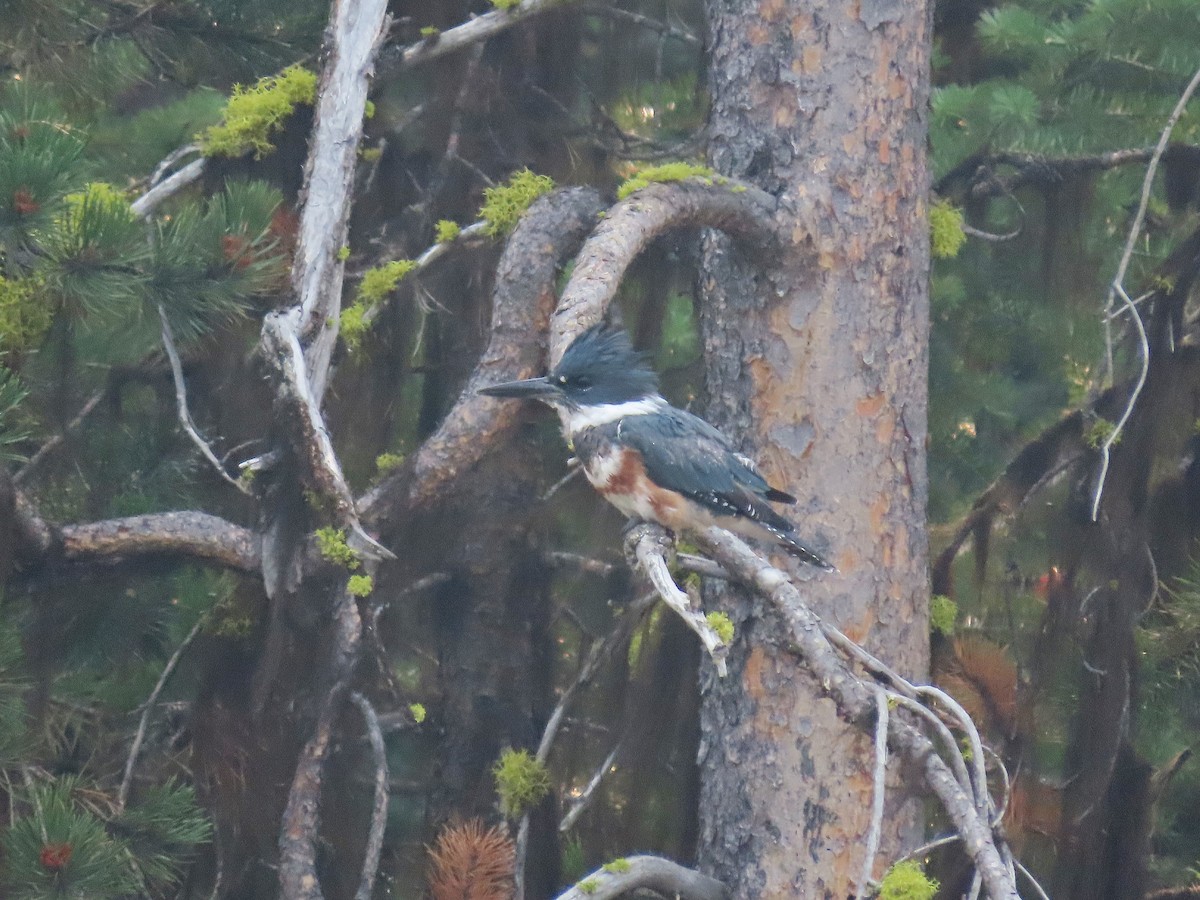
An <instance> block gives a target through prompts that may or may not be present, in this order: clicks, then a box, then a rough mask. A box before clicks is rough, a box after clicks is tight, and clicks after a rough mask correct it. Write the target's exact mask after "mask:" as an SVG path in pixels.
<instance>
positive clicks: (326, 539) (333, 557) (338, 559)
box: [316, 528, 359, 570]
mask: <svg viewBox="0 0 1200 900" xmlns="http://www.w3.org/2000/svg"><path fill="white" fill-rule="evenodd" d="M316 538H317V550H318V552H319V553H320V554H321V556H323V557H324V558H325V559H327V560H329V561H330V562H331V563H336V564H337V565H339V566H345V567H346V568H347V569H352V570H353V569H357V568H358V565H359V559H358V553H357V552H356V551H355V550H354V548H353V547H351V546H350V545H349V544H347V543H346V532H345V531H343V530H342V529H340V528H318V529H317V532H316Z"/></svg>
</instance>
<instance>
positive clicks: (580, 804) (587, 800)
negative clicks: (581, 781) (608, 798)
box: [558, 741, 621, 834]
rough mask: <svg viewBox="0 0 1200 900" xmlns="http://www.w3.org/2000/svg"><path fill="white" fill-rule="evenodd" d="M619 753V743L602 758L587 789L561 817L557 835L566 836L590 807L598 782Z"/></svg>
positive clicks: (602, 778) (610, 767)
mask: <svg viewBox="0 0 1200 900" xmlns="http://www.w3.org/2000/svg"><path fill="white" fill-rule="evenodd" d="M620 752H621V742H620V741H618V742H617V745H616V746H615V747H613V748H612V750H610V751H609V753H608V756H606V757H604V762H602V763H600V767H599V768H597V769H596V771H595V773H593V775H592V778H591V780H590V781H589V782H588V783H587V787H585V788H584V789H583V793H582V794H580V795H579V797H578V799H576V801H575V802H574V803H573V804H572V805H571V808H570V809H569V810H567V814H566V815H565V816H563V817H562V821H561V822H559V823H558V833H559V834H566V833H567V832H568V831H570V830H571V829H572V828H574V827H575V823H576V822H577V821H579V817H580V816H582V815H583V814H584V812H585V811H586V810H587V808H588V807H589V806H591V805H592V798H593V797H594V796H595V794H596V788H598V787H600V782H602V781H603V780H604V776H605V775H607V774H608V773H609V771H611V769H612V768H613V762H614V761H615V760H616V758H617V754H618V753H620Z"/></svg>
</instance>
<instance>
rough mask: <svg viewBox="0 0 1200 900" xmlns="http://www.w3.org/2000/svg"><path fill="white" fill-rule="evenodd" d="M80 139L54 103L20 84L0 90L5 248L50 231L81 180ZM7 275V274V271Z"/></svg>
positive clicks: (0, 229)
mask: <svg viewBox="0 0 1200 900" xmlns="http://www.w3.org/2000/svg"><path fill="white" fill-rule="evenodd" d="M85 144H86V142H85V138H84V136H83V133H82V131H81V129H79V128H78V127H76V126H75V125H73V124H72V123H71V122H70V121H69V120H68V119H67V118H66V117H65V116H64V115H62V113H61V112H60V111H59V110H58V109H57V108H56V107H55V106H54V104H52V103H50V102H48V101H46V100H42V99H39V98H37V97H36V96H35V95H34V92H33V91H32V90H30V89H28V88H24V87H22V86H20V85H17V86H12V85H9V86H7V87H6V88H5V89H4V90H3V92H2V93H0V241H2V242H3V244H4V245H6V246H8V247H9V248H10V249H11V248H12V247H14V246H16V245H17V244H18V243H19V242H21V241H25V240H28V239H29V238H30V237H31V236H32V235H33V233H35V232H38V231H43V230H46V229H51V228H52V227H53V224H54V218H55V216H56V214H57V213H58V212H59V209H60V203H61V201H62V199H63V198H64V197H65V196H66V195H67V194H68V193H69V192H70V191H72V190H76V189H78V188H79V187H82V185H83V184H84V178H85V175H84V166H83V161H82V156H83V151H84V147H85ZM9 274H11V273H9Z"/></svg>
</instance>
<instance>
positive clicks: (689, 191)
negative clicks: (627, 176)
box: [550, 178, 778, 365]
mask: <svg viewBox="0 0 1200 900" xmlns="http://www.w3.org/2000/svg"><path fill="white" fill-rule="evenodd" d="M775 208H776V202H775V198H774V197H772V196H771V195H770V194H768V193H767V192H766V191H763V190H760V189H759V188H756V187H752V186H750V185H745V184H741V183H740V182H735V181H733V180H732V179H726V178H721V179H719V180H718V181H716V182H710V183H705V181H703V180H701V179H698V178H691V179H688V180H687V181H681V182H677V183H673V184H652V185H650V186H649V187H645V188H642V189H641V190H640V191H636V192H635V193H633V194H630V195H629V197H627V198H626V199H624V200H622V201H621V202H620V203H618V204H617V205H616V206H614V207H612V209H610V210H609V211H608V213H607V214H606V215H605V217H604V219H603V220H602V221H601V222H600V224H599V225H597V226H596V230H595V231H594V232H593V233H592V236H591V237H590V238H588V240H587V243H586V244H584V245H583V249H582V250H581V251H580V252H579V262H578V265H577V266H576V267H575V271H574V272H572V273H571V281H570V283H569V284H568V285H567V287H566V289H565V290H564V291H563V295H562V300H561V301H559V304H558V308H557V309H556V310H555V311H554V317H553V318H552V319H551V322H550V364H551V365H553V364H554V363H556V362H557V361H558V360H559V359H560V358H561V357H562V354H563V351H564V350H566V349H567V346H568V345H569V344H570V343H571V341H572V340H573V339H574V338H575V336H576V335H578V334H579V333H580V332H581V331H583V330H585V329H586V328H588V327H589V326H591V325H594V324H596V323H597V322H599V321H600V320H601V319H602V318H603V317H604V311H605V310H606V309H607V308H608V304H609V303H611V302H612V299H613V297H615V296H616V293H617V289H618V288H619V287H620V285H621V278H622V276H623V275H624V274H625V270H626V269H628V268H629V266H630V264H631V263H632V262H633V261H634V260H635V259H637V257H638V255H639V254H641V252H642V251H643V250H645V249H646V247H647V246H648V245H649V244H650V242H651V241H653V240H654V239H655V238H657V237H659V236H660V235H662V234H664V233H666V232H668V231H671V230H672V229H675V228H716V229H719V230H721V231H724V232H726V233H727V234H729V235H730V236H731V237H733V238H735V239H737V240H740V241H741V242H742V243H743V244H744V245H745V246H746V247H747V248H748V249H750V250H752V251H755V253H756V254H760V253H761V254H769V253H770V251H771V249H772V248H773V247H775V246H776V245H777V243H778V237H777V235H776V232H775V227H774V214H775Z"/></svg>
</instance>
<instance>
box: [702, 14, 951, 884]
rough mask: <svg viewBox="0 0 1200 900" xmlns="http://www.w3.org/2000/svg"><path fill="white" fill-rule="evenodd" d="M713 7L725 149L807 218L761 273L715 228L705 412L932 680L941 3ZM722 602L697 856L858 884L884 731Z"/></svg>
mask: <svg viewBox="0 0 1200 900" xmlns="http://www.w3.org/2000/svg"><path fill="white" fill-rule="evenodd" d="M708 12H709V16H710V25H711V28H710V31H711V34H712V35H713V42H714V45H713V49H712V56H711V67H710V73H711V76H710V77H711V88H712V96H713V110H712V115H711V132H710V134H711V146H710V158H711V162H712V164H713V166H714V168H716V170H717V171H718V172H720V173H721V174H725V175H731V176H734V177H737V178H741V179H744V180H746V181H749V182H751V183H754V184H757V185H758V186H759V187H761V188H763V189H764V190H766V191H767V192H769V193H772V194H774V195H776V196H777V197H778V198H779V204H780V209H779V212H778V213H777V218H778V219H779V222H780V225H781V226H785V223H786V222H788V220H790V221H791V222H792V223H793V224H792V225H791V227H788V228H787V230H786V231H785V233H786V234H787V235H788V241H787V245H786V246H785V248H784V249H783V250H782V252H781V253H780V254H779V256H778V258H777V260H776V263H777V264H776V265H775V266H774V267H772V269H770V270H769V271H767V272H765V273H763V270H761V269H759V268H757V267H753V268H752V267H750V266H748V265H746V264H745V263H744V262H742V261H741V260H740V259H739V258H738V257H736V256H735V255H734V253H733V251H732V249H731V247H730V246H729V244H728V243H727V242H726V241H724V240H723V239H717V238H711V239H708V240H707V241H706V248H705V249H706V260H705V266H706V270H705V271H706V274H705V275H704V276H703V278H702V287H703V293H704V298H703V302H702V304H701V327H702V334H703V340H704V347H705V357H706V360H707V365H708V369H707V376H708V381H707V384H708V389H709V394H710V406H709V418H710V419H711V420H712V421H714V422H715V423H716V424H718V425H719V426H721V427H722V428H724V429H725V430H726V432H727V433H728V434H730V435H732V436H734V437H735V438H738V439H740V440H742V442H743V443H744V445H745V447H746V449H747V450H748V451H750V453H751V455H753V456H754V457H756V458H757V459H758V460H760V462H761V463H762V465H763V468H764V469H765V472H766V474H767V475H768V478H769V479H772V480H773V483H776V484H779V485H781V486H782V487H784V488H785V489H787V490H789V491H790V492H792V493H794V494H796V495H797V496H799V497H800V498H801V501H800V504H799V506H798V507H797V508H796V512H795V515H796V518H797V519H798V520H799V523H800V525H801V531H802V532H803V533H804V534H805V535H806V537H808V538H810V539H813V540H814V542H815V543H816V544H817V546H818V547H819V548H821V549H827V550H828V552H829V556H830V558H831V559H832V560H833V561H834V562H835V564H836V565H837V566H838V567H839V569H840V570H841V571H840V573H838V574H836V575H832V576H826V577H822V578H820V579H816V580H814V581H813V582H812V583H811V584H810V585H809V588H810V589H811V596H812V598H813V604H814V607H815V608H816V611H817V612H818V613H819V614H821V615H823V616H825V617H828V618H829V619H830V620H832V621H833V622H835V623H837V624H839V625H840V626H841V628H842V629H843V630H844V631H846V632H847V633H848V634H849V635H850V636H851V637H852V638H854V639H856V640H859V641H860V642H863V643H865V645H866V646H867V647H868V648H870V649H873V650H874V651H876V652H877V653H878V654H880V655H882V656H883V657H884V658H885V659H886V660H887V661H888V662H890V663H892V664H893V665H894V666H895V667H896V668H897V669H899V670H900V671H901V672H902V673H904V674H906V675H908V676H910V677H918V678H919V677H921V676H922V675H923V673H924V670H925V668H926V665H927V653H928V646H927V640H928V635H927V621H926V616H927V606H926V604H927V597H928V586H927V582H926V571H925V566H926V556H927V546H926V537H925V525H924V513H925V501H926V481H925V450H924V444H925V432H926V332H927V327H928V305H927V296H926V278H927V259H928V238H927V229H926V223H925V208H926V192H927V190H928V185H927V174H926V167H925V161H924V140H925V138H924V125H925V121H924V117H925V108H926V102H927V93H928V73H927V67H928V58H927V54H928V42H929V39H928V34H929V31H928V29H929V25H928V10H927V8H926V6H925V4H897V3H887V2H871V3H863V4H849V3H839V2H829V0H824V2H818V3H801V2H798V0H793V2H771V3H763V4H759V5H757V6H756V7H753V8H748V7H746V6H744V5H743V4H730V3H728V2H724V0H710V2H709V3H708ZM798 210H805V211H806V213H805V215H804V216H803V218H801V217H800V216H799V215H798ZM810 211H811V212H810ZM809 221H811V222H812V223H814V224H813V227H812V228H811V230H810V229H809V228H808V227H805V224H804V223H807V222H809ZM724 602H726V603H728V604H729V608H730V611H731V613H732V614H733V618H734V620H735V622H736V623H737V625H738V639H737V641H736V642H735V645H734V647H733V652H732V653H731V654H730V657H729V664H730V670H731V675H730V677H729V678H727V679H722V680H720V681H715V680H714V681H711V682H708V683H707V684H708V687H707V690H706V692H705V697H704V702H703V709H702V733H703V737H702V743H701V749H700V765H701V800H700V817H701V837H700V843H701V847H700V858H701V860H702V861H703V864H704V866H705V869H706V871H708V872H709V874H712V875H715V876H716V877H717V878H718V879H720V880H722V881H724V882H726V883H727V884H729V885H730V886H731V887H732V888H733V894H734V896H737V897H795V896H804V897H835V896H836V897H845V896H847V895H849V894H850V893H852V892H853V889H854V881H855V878H856V871H855V870H856V868H857V867H858V866H859V865H860V863H861V861H860V860H859V859H858V854H856V853H855V852H854V850H855V848H856V847H857V846H858V842H859V841H861V839H862V836H863V835H864V834H865V832H866V830H867V825H868V814H869V810H870V805H871V803H870V791H871V776H870V771H869V770H870V760H871V751H870V748H869V746H868V741H867V740H866V739H865V738H864V737H863V736H862V735H860V734H857V733H855V732H853V731H852V730H850V729H849V728H848V727H847V726H846V725H844V724H843V723H841V722H839V721H838V720H837V718H836V715H835V712H834V709H833V704H831V703H830V702H828V701H827V700H821V699H816V698H814V697H813V696H812V694H811V692H809V691H807V690H804V689H803V686H802V683H801V678H800V675H799V672H798V666H797V663H796V661H795V660H793V659H791V658H789V657H788V656H787V654H786V653H784V651H783V650H782V648H781V647H780V646H779V638H778V635H779V634H780V631H781V628H782V625H781V623H780V622H779V620H778V618H777V617H776V616H775V615H774V614H772V613H771V612H770V611H769V610H767V609H765V608H764V607H763V606H762V605H761V604H760V603H755V602H752V601H749V600H746V599H743V598H739V597H737V596H735V595H730V596H729V597H728V599H726V600H725V601H724ZM886 821H887V828H886V829H885V835H884V849H885V853H886V850H887V848H888V847H889V846H891V847H892V848H895V846H896V845H897V843H898V842H899V841H900V840H901V838H902V837H903V836H904V835H906V834H910V833H911V831H912V826H913V819H912V815H911V812H910V813H909V814H908V815H905V814H901V813H893V814H892V815H889V816H887V819H886Z"/></svg>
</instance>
